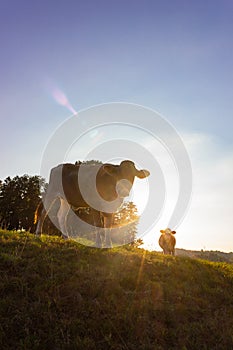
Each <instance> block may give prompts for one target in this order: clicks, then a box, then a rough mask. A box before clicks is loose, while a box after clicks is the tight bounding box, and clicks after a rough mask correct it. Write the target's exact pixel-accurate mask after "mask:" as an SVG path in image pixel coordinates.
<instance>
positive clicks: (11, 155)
mask: <svg viewBox="0 0 233 350" xmlns="http://www.w3.org/2000/svg"><path fill="white" fill-rule="evenodd" d="M232 18H233V3H232V1H230V0H223V1H221V2H220V1H208V0H206V1H198V0H197V1H181V0H180V1H178V0H174V1H127V0H126V1H117V2H114V1H94V0H93V1H78V0H76V1H72V0H68V1H59V0H57V1H24V0H21V1H17V0H15V1H14V0H9V1H3V0H2V1H0V42H1V53H0V60H1V64H0V122H1V138H0V149H1V152H0V160H1V164H2V165H1V168H0V178H1V179H4V178H5V177H6V176H8V175H11V176H14V175H16V174H19V175H20V174H24V173H29V174H38V173H39V171H40V161H41V157H42V154H43V150H44V148H45V145H46V144H47V141H48V139H49V137H50V135H51V134H52V133H53V131H54V129H55V128H57V127H58V125H60V124H61V123H62V122H63V121H64V120H66V118H68V117H69V116H70V114H71V113H70V111H68V110H67V109H66V108H64V107H63V106H61V105H59V104H58V103H56V101H55V100H54V98H53V96H52V90H53V87H57V88H58V89H60V90H61V91H63V92H64V93H65V94H66V96H67V97H68V99H69V101H70V102H71V104H72V106H73V107H74V108H75V110H81V109H83V108H87V107H90V106H92V105H95V104H100V103H106V102H112V101H125V102H131V103H136V104H141V105H145V106H148V107H150V108H152V109H155V110H157V111H159V112H160V113H161V114H162V115H164V116H165V117H166V118H167V119H168V120H169V121H170V122H171V123H172V124H173V125H174V127H175V128H176V129H177V131H178V132H179V133H180V134H181V136H182V135H184V139H185V140H186V142H187V144H188V146H187V147H188V148H189V150H190V154H191V157H192V160H193V164H195V169H194V173H197V174H198V175H197V181H200V179H199V177H198V176H200V174H202V175H201V176H202V178H204V176H206V177H207V178H208V176H209V177H210V178H213V177H215V170H216V169H218V165H219V163H221V164H222V162H224V166H223V167H224V171H222V172H220V174H221V176H223V174H225V175H224V176H226V178H225V177H224V178H221V176H220V175H218V178H216V184H215V185H213V187H211V188H210V189H209V190H208V191H209V192H208V193H213V191H214V190H215V189H219V186H223V183H224V189H223V190H224V191H225V192H223V191H222V192H221V193H222V194H221V196H222V195H223V193H224V194H226V197H224V199H223V202H222V203H226V204H225V205H226V206H227V210H228V211H229V212H230V211H231V209H233V208H232V204H231V202H230V200H229V198H228V197H227V196H229V193H231V192H230V191H231V190H232V180H231V178H228V177H229V171H230V170H231V169H232V144H233V138H232V129H233V115H232V114H233V98H232V91H233V89H232V82H233V69H232V68H233V64H232V62H233V40H232V37H233V21H232ZM215 166H216V167H215ZM208 171H211V172H212V173H211V174H208ZM217 174H219V173H218V172H217ZM198 179H199V180H198ZM227 181H228V182H227ZM207 182H208V181H207ZM195 183H196V182H195ZM229 186H230V188H229ZM200 188H201V189H199V190H198V191H203V188H205V187H204V185H203V186H202V185H200ZM197 193H199V192H197ZM219 200H221V199H219V198H217V199H216V201H219ZM215 209H216V208H215ZM216 210H217V209H216ZM208 215H211V214H208ZM208 215H207V216H208ZM190 220H191V219H190ZM193 220H194V219H193ZM196 220H198V218H196V219H195V221H196ZM203 220H204V219H203ZM222 221H224V222H222V225H225V226H227V225H228V226H230V224H232V222H230V218H229V216H227V219H226V218H225V217H224V218H222ZM190 222H192V221H189V225H190ZM220 223H221V218H219V226H218V225H216V224H214V227H217V226H218V230H219V229H220V227H221V226H220ZM187 226H188V224H187ZM212 229H213V227H212V226H210V227H209V232H210V231H212ZM225 229H226V230H227V227H226V228H225ZM206 230H208V227H207V228H205V231H206ZM216 235H217V231H216ZM227 237H228V238H226V239H228V241H229V239H230V238H229V236H227ZM232 241H233V240H232ZM184 245H185V243H184ZM186 245H188V242H186ZM201 245H202V246H201ZM204 246H206V247H207V248H215V247H216V249H217V247H220V244H219V245H218V244H217V243H216V244H215V245H213V244H212V243H211V239H210V238H209V240H208V242H207V243H205V240H204V243H200V242H199V243H198V244H197V245H196V246H195V245H193V247H197V248H203V247H204ZM221 248H222V249H225V250H229V249H231V250H233V242H229V243H227V244H226V245H225V246H224V247H221Z"/></svg>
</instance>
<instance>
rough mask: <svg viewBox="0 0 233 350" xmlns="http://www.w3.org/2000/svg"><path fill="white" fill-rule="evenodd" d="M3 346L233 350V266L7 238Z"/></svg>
mask: <svg viewBox="0 0 233 350" xmlns="http://www.w3.org/2000/svg"><path fill="white" fill-rule="evenodd" d="M0 270H1V277H0V296H1V299H0V348H1V349H4V350H5V349H40V350H41V349H42V350H45V349H56V350H58V349H98V350H99V349H100V350H101V349H118V350H120V349H144V350H149V349H153V350H154V349H166V350H167V349H183V350H184V349H189V350H190V349H202V350H203V349H211V350H213V349H218V350H219V349H232V348H233V265H231V264H226V263H211V262H207V261H204V260H195V259H190V258H185V257H184V258H182V257H169V256H166V257H164V256H162V255H161V254H158V253H152V252H147V251H144V250H142V249H136V248H129V247H127V246H126V247H122V248H116V249H110V250H108V249H102V250H101V249H95V248H88V247H85V246H81V245H79V244H77V243H75V242H72V241H63V240H61V239H59V238H54V237H51V236H42V237H41V238H34V236H33V235H29V234H13V233H9V232H8V233H6V232H0Z"/></svg>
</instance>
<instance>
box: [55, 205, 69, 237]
mask: <svg viewBox="0 0 233 350" xmlns="http://www.w3.org/2000/svg"><path fill="white" fill-rule="evenodd" d="M69 210H70V205H69V203H68V202H67V201H66V200H65V199H63V198H60V208H59V210H58V212H57V218H58V223H59V227H60V230H61V233H62V237H63V238H68V237H69V235H68V233H67V229H66V219H67V215H68V213H69Z"/></svg>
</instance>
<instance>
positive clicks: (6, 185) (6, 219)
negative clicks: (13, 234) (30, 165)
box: [0, 175, 45, 230]
mask: <svg viewBox="0 0 233 350" xmlns="http://www.w3.org/2000/svg"><path fill="white" fill-rule="evenodd" d="M44 189H45V180H44V179H42V178H41V177H40V176H29V175H23V176H15V177H14V178H12V179H11V178H10V177H9V176H8V177H7V178H6V179H5V180H4V181H3V182H2V183H1V185H0V225H1V227H3V228H6V229H8V230H13V229H15V230H17V229H22V228H23V229H25V230H29V229H30V228H31V227H32V225H33V219H34V213H35V209H36V207H37V205H38V203H39V201H40V198H41V192H42V191H44Z"/></svg>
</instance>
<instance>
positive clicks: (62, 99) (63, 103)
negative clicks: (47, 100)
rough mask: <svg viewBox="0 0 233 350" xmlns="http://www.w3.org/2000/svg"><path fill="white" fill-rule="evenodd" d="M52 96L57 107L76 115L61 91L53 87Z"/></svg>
mask: <svg viewBox="0 0 233 350" xmlns="http://www.w3.org/2000/svg"><path fill="white" fill-rule="evenodd" d="M52 95H53V98H54V99H55V101H56V102H57V103H58V104H59V105H61V106H63V107H66V108H67V109H68V110H69V111H70V112H71V113H72V114H77V112H76V110H75V109H74V108H73V106H72V105H71V103H70V102H69V100H68V98H67V97H66V95H65V93H64V92H63V91H61V90H60V89H58V88H57V87H55V88H53V91H52Z"/></svg>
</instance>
